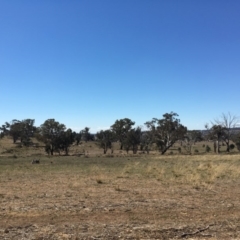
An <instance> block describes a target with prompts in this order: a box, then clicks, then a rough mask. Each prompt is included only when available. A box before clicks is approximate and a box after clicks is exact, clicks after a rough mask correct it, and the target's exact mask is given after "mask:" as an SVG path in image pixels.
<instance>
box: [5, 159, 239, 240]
mask: <svg viewBox="0 0 240 240" xmlns="http://www.w3.org/2000/svg"><path fill="white" fill-rule="evenodd" d="M32 159H33V157H17V158H16V157H15V158H14V157H1V158H0V202H1V204H0V238H1V239H11V240H13V239H18V240H19V239H36V240H40V239H75V240H76V239H240V201H239V199H240V188H239V184H240V156H239V155H219V156H218V155H198V156H197V155H196V156H182V155H179V156H147V155H142V156H136V157H133V156H129V157H112V158H110V157H88V158H86V157H83V156H82V157H73V156H69V157H66V156H65V157H63V156H59V157H56V156H55V157H50V158H49V157H46V156H41V157H40V164H31V161H32Z"/></svg>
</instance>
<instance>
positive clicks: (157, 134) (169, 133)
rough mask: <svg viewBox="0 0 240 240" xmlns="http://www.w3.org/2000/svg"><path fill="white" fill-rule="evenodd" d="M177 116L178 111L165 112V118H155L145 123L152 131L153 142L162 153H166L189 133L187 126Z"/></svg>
mask: <svg viewBox="0 0 240 240" xmlns="http://www.w3.org/2000/svg"><path fill="white" fill-rule="evenodd" d="M177 117H178V114H177V113H174V112H171V113H165V114H163V118H161V119H157V118H153V119H152V120H151V121H149V122H146V123H145V125H146V126H147V128H148V129H149V131H151V132H152V136H153V142H155V143H156V145H157V147H158V148H159V150H160V152H161V154H165V153H166V151H167V150H168V149H169V148H170V147H172V146H173V144H174V143H175V142H177V141H178V140H181V139H183V138H184V137H185V135H186V133H187V127H185V126H183V125H182V124H181V123H180V119H178V118H177Z"/></svg>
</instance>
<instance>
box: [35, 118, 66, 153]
mask: <svg viewBox="0 0 240 240" xmlns="http://www.w3.org/2000/svg"><path fill="white" fill-rule="evenodd" d="M65 130H66V126H65V125H64V124H61V123H59V122H57V121H55V119H48V120H46V121H45V122H44V123H43V124H42V125H41V126H40V128H39V131H38V134H37V138H38V139H39V140H40V141H42V142H44V143H45V145H46V151H47V152H48V153H50V154H51V155H53V152H54V151H59V149H60V148H61V147H60V142H61V141H60V140H61V138H62V137H63V135H64V132H65Z"/></svg>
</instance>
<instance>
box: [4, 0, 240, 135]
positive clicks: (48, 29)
mask: <svg viewBox="0 0 240 240" xmlns="http://www.w3.org/2000/svg"><path fill="white" fill-rule="evenodd" d="M239 12H240V2H239V1H237V0H236V1H235V0H232V1H221V0H201V1H192V0H181V1H179V0H171V1H169V0H165V1H164V0H121V1H117V0H71V1H66V0H64V1H63V0H41V1H35V0H33V1H32V0H21V1H19V0H9V1H0V30H1V31H0V86H1V94H0V102H1V115H0V125H1V124H3V123H4V122H5V121H11V120H12V119H19V120H23V119H26V118H33V119H35V124H36V125H37V126H39V125H41V124H42V123H43V122H44V121H45V120H47V119H49V118H55V120H57V121H59V122H61V123H64V124H65V125H66V126H67V127H69V128H72V129H73V130H75V131H79V130H81V129H83V128H84V127H85V126H88V127H90V131H91V132H96V131H98V130H100V129H106V128H108V127H109V126H111V125H112V124H113V123H114V122H115V120H117V119H121V118H126V117H127V118H130V119H132V120H133V121H135V122H136V125H137V126H143V125H144V123H145V122H146V121H149V120H151V119H152V118H153V117H156V118H161V117H162V115H163V114H164V113H166V112H171V111H173V112H176V113H178V114H179V118H180V120H181V123H182V124H183V125H185V126H187V127H188V128H189V129H203V128H204V124H205V123H206V122H209V121H211V120H213V119H214V118H216V117H218V116H220V115H221V114H222V113H227V112H231V113H232V114H236V115H240V108H239V100H240V96H239V89H240V81H239V77H240V14H239Z"/></svg>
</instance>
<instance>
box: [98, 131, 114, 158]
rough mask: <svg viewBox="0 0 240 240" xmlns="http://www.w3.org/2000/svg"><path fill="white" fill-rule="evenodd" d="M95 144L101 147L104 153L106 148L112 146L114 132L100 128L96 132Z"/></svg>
mask: <svg viewBox="0 0 240 240" xmlns="http://www.w3.org/2000/svg"><path fill="white" fill-rule="evenodd" d="M96 139H97V145H98V146H99V147H100V148H102V149H103V153H104V154H106V153H107V150H108V149H111V148H112V142H113V141H114V139H115V138H114V133H113V132H112V131H111V130H105V131H104V130H101V131H99V132H97V133H96Z"/></svg>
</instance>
